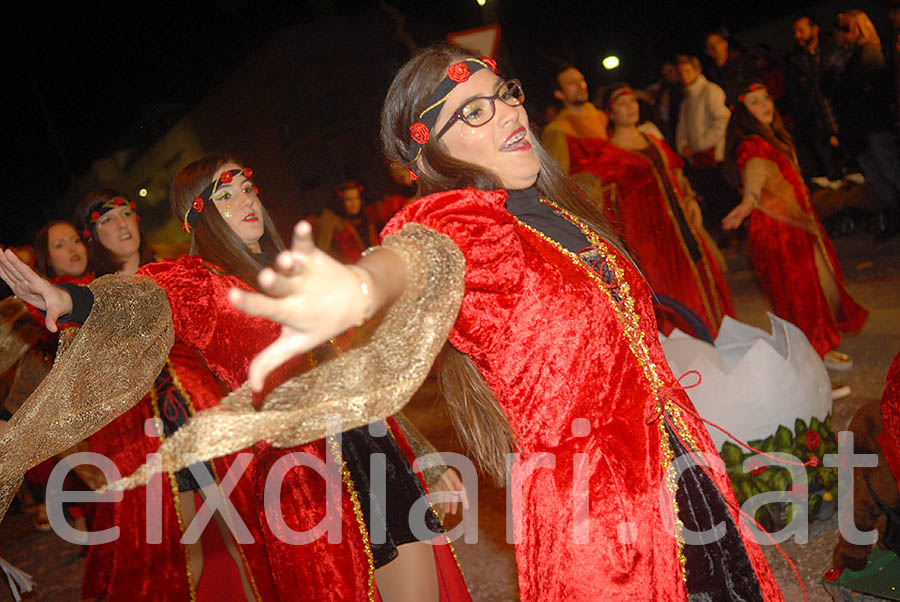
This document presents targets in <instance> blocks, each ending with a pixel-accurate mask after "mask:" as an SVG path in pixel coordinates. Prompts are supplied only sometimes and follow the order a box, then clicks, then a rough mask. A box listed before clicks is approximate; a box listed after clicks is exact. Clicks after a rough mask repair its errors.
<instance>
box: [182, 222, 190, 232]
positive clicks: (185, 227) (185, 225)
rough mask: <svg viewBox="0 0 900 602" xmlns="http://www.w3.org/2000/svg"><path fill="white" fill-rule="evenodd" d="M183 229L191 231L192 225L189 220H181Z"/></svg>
mask: <svg viewBox="0 0 900 602" xmlns="http://www.w3.org/2000/svg"><path fill="white" fill-rule="evenodd" d="M181 229H182V230H184V232H185V234H190V233H191V225H190V224H189V223H187V222H181Z"/></svg>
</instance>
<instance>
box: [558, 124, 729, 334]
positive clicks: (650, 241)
mask: <svg viewBox="0 0 900 602" xmlns="http://www.w3.org/2000/svg"><path fill="white" fill-rule="evenodd" d="M648 143H649V144H650V146H649V147H648V148H647V151H646V152H643V151H640V152H639V151H630V150H626V149H623V148H621V147H618V146H616V145H615V144H613V143H612V142H607V143H606V144H604V145H603V146H602V147H601V148H600V149H599V151H598V152H597V153H596V154H595V155H593V156H591V157H586V158H585V159H584V160H582V161H580V162H579V163H577V164H573V168H572V172H573V173H578V172H581V171H587V172H589V173H592V174H594V175H596V176H597V177H598V178H600V180H601V181H602V182H603V183H604V184H615V194H614V195H613V198H614V203H608V204H607V205H606V206H605V209H606V214H607V217H608V219H609V221H610V223H611V224H613V226H614V227H615V229H616V234H617V235H618V236H619V237H620V238H621V239H622V240H623V241H624V242H625V244H626V245H627V246H628V249H629V252H630V253H631V257H632V259H633V260H634V261H635V262H636V263H637V264H638V266H639V267H640V269H641V272H642V273H643V274H644V276H645V277H646V278H647V281H648V282H649V283H650V287H651V288H652V289H653V292H655V293H658V294H661V295H666V296H667V297H671V298H672V299H675V300H676V301H679V302H681V303H682V304H684V305H685V306H687V307H688V309H690V310H691V311H693V312H694V313H695V314H697V316H698V317H699V318H700V319H701V320H703V323H704V324H705V325H706V327H707V328H708V329H709V331H710V332H711V333H712V335H713V337H715V336H716V334H718V332H719V326H720V325H721V323H722V318H724V317H725V316H726V315H729V316H732V317H734V304H733V303H732V300H731V292H730V291H729V289H728V284H727V282H726V281H725V277H724V275H723V274H722V269H721V267H720V266H719V263H718V260H717V259H716V256H715V254H714V251H713V249H714V248H715V244H714V243H713V242H712V240H711V239H710V237H709V235H708V234H707V233H706V230H705V229H704V228H703V226H702V225H700V226H699V227H698V226H696V225H694V224H691V223H689V222H688V220H687V217H686V216H687V202H688V199H687V198H686V191H685V190H684V188H683V186H682V182H679V180H678V178H677V177H676V174H675V171H676V170H679V169H682V168H683V167H684V162H683V161H682V160H681V158H680V157H679V156H678V155H677V154H675V152H674V151H672V149H671V148H669V146H668V145H667V144H666V143H665V142H663V141H662V140H656V139H653V138H651V137H648ZM660 330H662V331H663V333H664V334H666V335H668V334H669V333H670V332H671V331H672V326H671V325H669V324H662V323H661V324H660Z"/></svg>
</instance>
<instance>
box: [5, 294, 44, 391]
mask: <svg viewBox="0 0 900 602" xmlns="http://www.w3.org/2000/svg"><path fill="white" fill-rule="evenodd" d="M42 331H43V328H41V326H40V325H39V324H38V323H37V322H35V321H34V318H32V317H31V314H30V313H28V308H27V307H26V305H25V303H24V302H23V301H22V300H21V299H19V298H18V297H7V298H6V299H3V300H2V301H0V374H3V373H4V372H6V371H7V370H9V368H10V367H11V366H12V365H13V364H15V363H16V362H17V361H19V358H21V357H22V356H23V355H25V353H26V352H27V351H28V350H29V349H31V347H32V346H34V344H35V343H37V341H38V339H40V338H41V334H42Z"/></svg>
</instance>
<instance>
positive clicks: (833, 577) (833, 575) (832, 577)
mask: <svg viewBox="0 0 900 602" xmlns="http://www.w3.org/2000/svg"><path fill="white" fill-rule="evenodd" d="M843 572H844V571H843V569H835V568H830V569H828V570H827V571H825V581H827V582H828V583H834V582H835V581H837V578H838V577H840V576H841V573H843Z"/></svg>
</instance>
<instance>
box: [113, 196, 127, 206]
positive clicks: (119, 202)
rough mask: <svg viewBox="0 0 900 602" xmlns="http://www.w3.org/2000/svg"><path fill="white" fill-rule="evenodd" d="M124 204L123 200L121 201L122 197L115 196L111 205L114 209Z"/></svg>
mask: <svg viewBox="0 0 900 602" xmlns="http://www.w3.org/2000/svg"><path fill="white" fill-rule="evenodd" d="M124 204H125V199H123V198H122V197H118V196H117V197H116V198H114V199H113V205H115V206H116V207H121V206H122V205H124Z"/></svg>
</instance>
